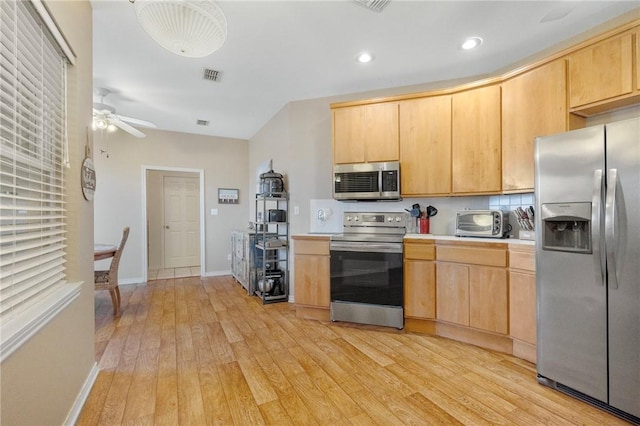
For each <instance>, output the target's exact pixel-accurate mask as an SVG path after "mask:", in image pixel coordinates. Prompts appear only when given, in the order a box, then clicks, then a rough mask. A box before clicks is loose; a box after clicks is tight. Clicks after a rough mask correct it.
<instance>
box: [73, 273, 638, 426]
mask: <svg viewBox="0 0 640 426" xmlns="http://www.w3.org/2000/svg"><path fill="white" fill-rule="evenodd" d="M121 293H122V308H123V311H122V313H121V315H120V316H118V317H113V316H112V308H111V301H110V299H109V295H108V293H106V292H104V294H101V293H97V294H96V359H97V362H98V365H99V367H100V370H101V371H100V373H99V375H98V378H97V380H96V383H95V385H94V387H93V389H92V391H91V394H90V395H89V398H88V400H87V402H86V404H85V407H84V409H83V411H82V413H81V415H80V418H79V421H78V424H79V425H96V424H102V425H118V424H140V425H143V424H158V425H176V424H180V425H205V424H220V425H253V424H272V425H315V424H321V425H326V424H330V425H350V424H356V425H358V424H359V425H373V424H378V425H409V424H414V425H430V424H431V425H440V424H467V425H488V424H491V425H494V424H508V425H527V426H529V425H537V424H552V425H604V424H607V425H614V424H626V423H624V422H623V421H622V420H619V419H617V418H616V417H613V416H610V415H608V414H606V413H604V412H602V411H599V410H597V409H595V408H593V407H591V406H589V405H586V404H583V403H581V402H579V401H576V400H574V399H572V398H569V397H567V396H565V395H563V394H561V393H558V392H556V391H553V390H551V389H548V388H546V387H543V386H541V385H539V384H538V383H537V382H536V380H535V367H534V365H533V364H530V363H528V362H526V361H523V360H520V359H517V358H514V357H512V356H508V355H504V354H500V353H496V352H492V351H488V350H484V349H480V348H478V347H475V346H471V345H467V344H464V343H459V342H455V341H452V340H447V339H444V338H439V337H432V336H425V335H419V334H413V333H408V332H403V331H398V330H395V329H389V328H380V327H370V326H359V325H354V324H346V323H333V324H332V323H326V322H319V321H313V320H304V319H299V318H297V317H296V316H295V310H294V308H293V306H292V305H291V304H288V303H278V304H272V305H262V304H261V302H260V301H259V299H257V298H255V297H249V296H247V294H246V292H245V291H244V290H243V289H242V287H241V286H240V285H239V284H237V283H236V282H235V281H234V280H233V278H231V277H230V276H229V277H215V278H200V277H191V278H182V279H172V280H159V281H154V282H152V283H149V284H140V285H137V286H123V287H121Z"/></svg>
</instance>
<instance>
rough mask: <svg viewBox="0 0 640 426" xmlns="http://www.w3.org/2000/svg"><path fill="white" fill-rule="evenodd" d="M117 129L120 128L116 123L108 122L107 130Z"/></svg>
mask: <svg viewBox="0 0 640 426" xmlns="http://www.w3.org/2000/svg"><path fill="white" fill-rule="evenodd" d="M116 130H118V127H117V126H116V125H115V124H111V123H109V124H107V132H110V133H112V132H115V131H116Z"/></svg>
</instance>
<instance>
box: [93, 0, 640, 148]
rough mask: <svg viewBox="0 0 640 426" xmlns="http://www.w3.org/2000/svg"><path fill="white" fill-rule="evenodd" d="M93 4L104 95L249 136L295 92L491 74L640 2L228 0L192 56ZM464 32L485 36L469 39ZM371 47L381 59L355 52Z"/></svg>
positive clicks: (161, 120) (162, 123) (138, 114)
mask: <svg viewBox="0 0 640 426" xmlns="http://www.w3.org/2000/svg"><path fill="white" fill-rule="evenodd" d="M91 4H92V7H93V21H94V22H93V46H94V50H93V54H94V59H93V63H94V69H93V73H94V88H98V87H100V88H107V89H110V90H111V91H112V93H111V94H109V95H108V96H107V97H105V99H104V103H106V104H109V105H111V106H113V107H115V109H116V110H117V112H118V113H120V114H123V115H126V116H129V117H135V118H140V119H144V120H149V121H152V122H154V123H156V124H157V126H158V127H159V128H160V129H164V130H171V131H179V132H187V133H196V134H204V135H213V136H223V137H231V138H240V139H249V138H251V137H252V136H253V135H255V133H256V132H257V131H258V130H259V129H260V128H261V127H262V126H263V125H264V124H266V123H267V122H268V121H269V120H270V119H271V118H272V117H273V116H274V115H275V114H276V113H277V112H278V111H279V110H280V109H281V108H282V107H283V106H284V105H286V104H287V103H288V102H290V101H295V100H303V99H311V98H319V97H326V96H334V95H342V94H348V93H356V92H363V91H370V90H377V89H384V88H390V87H398V86H407V85H417V84H424V83H429V82H437V81H442V80H453V79H464V78H469V77H473V76H480V75H485V74H491V73H493V72H496V70H501V69H504V68H505V67H507V66H508V65H510V64H513V63H516V62H518V61H520V60H522V59H523V58H526V57H528V56H530V55H533V54H535V53H537V52H539V51H541V50H544V49H547V48H549V47H551V46H553V45H555V44H557V43H559V42H561V41H563V40H565V39H568V38H570V37H572V36H575V35H577V34H580V33H582V32H584V31H585V30H588V29H590V28H592V27H594V26H596V25H598V24H600V23H602V22H605V21H607V20H610V19H612V18H614V17H616V16H618V15H621V14H623V13H625V12H627V11H629V10H632V9H634V8H637V7H638V6H639V5H640V3H639V2H638V1H637V0H634V1H405V0H392V1H391V2H390V3H389V4H388V5H387V6H386V8H385V9H384V10H383V11H382V12H379V13H378V12H374V11H371V10H368V9H367V8H365V7H363V6H361V5H360V4H358V3H356V2H355V1H351V0H335V1H318V0H298V1H269V0H258V1H238V0H236V1H220V2H218V4H219V6H220V8H221V9H222V11H223V12H224V14H225V16H226V19H227V23H228V37H227V40H226V42H225V44H224V45H223V46H222V48H221V49H220V50H218V51H216V52H214V53H213V54H211V55H209V56H207V57H204V58H186V57H182V56H179V55H176V54H173V53H171V52H169V51H167V50H165V49H163V48H162V47H160V46H159V45H157V44H156V43H155V42H154V41H153V40H152V39H151V38H150V37H149V36H148V35H147V34H146V33H145V32H144V31H143V29H142V27H141V26H140V24H139V23H138V21H137V18H136V14H135V8H134V5H133V4H132V3H131V2H130V1H129V0H91ZM639 16H640V13H639ZM541 21H543V22H541ZM467 36H480V37H482V38H483V40H484V43H483V44H482V45H481V46H480V47H479V48H478V49H475V50H471V51H464V50H462V49H461V48H460V47H459V46H460V44H461V43H462V41H463V39H464V38H465V37H467ZM363 50H368V51H371V52H373V54H374V56H375V60H374V61H373V62H371V63H368V64H361V63H358V62H356V60H355V57H356V55H357V54H358V53H359V52H361V51H363ZM206 68H208V69H214V70H216V71H219V79H218V81H210V80H206V79H204V78H203V72H204V69H206ZM96 101H99V99H96ZM197 120H204V121H208V122H209V125H208V126H199V125H197V124H196V122H197Z"/></svg>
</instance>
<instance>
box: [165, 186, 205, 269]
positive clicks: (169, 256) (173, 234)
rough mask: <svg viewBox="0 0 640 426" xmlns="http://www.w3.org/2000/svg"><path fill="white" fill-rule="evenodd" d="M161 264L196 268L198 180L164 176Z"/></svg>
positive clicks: (198, 234)
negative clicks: (162, 252)
mask: <svg viewBox="0 0 640 426" xmlns="http://www.w3.org/2000/svg"><path fill="white" fill-rule="evenodd" d="M163 195H164V196H163V199H164V265H165V268H180V267H187V266H199V265H200V243H199V242H200V214H199V211H200V182H199V179H198V178H188V177H174V176H165V177H164V179H163Z"/></svg>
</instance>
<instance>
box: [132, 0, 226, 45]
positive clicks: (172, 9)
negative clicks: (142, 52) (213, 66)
mask: <svg viewBox="0 0 640 426" xmlns="http://www.w3.org/2000/svg"><path fill="white" fill-rule="evenodd" d="M134 5H135V9H136V15H137V17H138V22H140V25H142V28H143V29H144V30H145V31H146V32H147V34H149V36H151V38H152V39H153V40H154V41H155V42H156V43H158V44H159V45H160V46H162V47H164V48H165V49H167V50H168V51H170V52H173V53H175V54H177V55H181V56H186V57H189V58H202V57H204V56H208V55H210V54H212V53H213V52H215V51H216V50H218V49H220V48H221V47H222V45H223V44H224V42H225V40H226V39H227V19H226V18H225V16H224V14H223V13H222V10H220V7H218V5H217V4H216V2H214V1H213V0H198V1H187V0H136V2H135V3H134Z"/></svg>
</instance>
